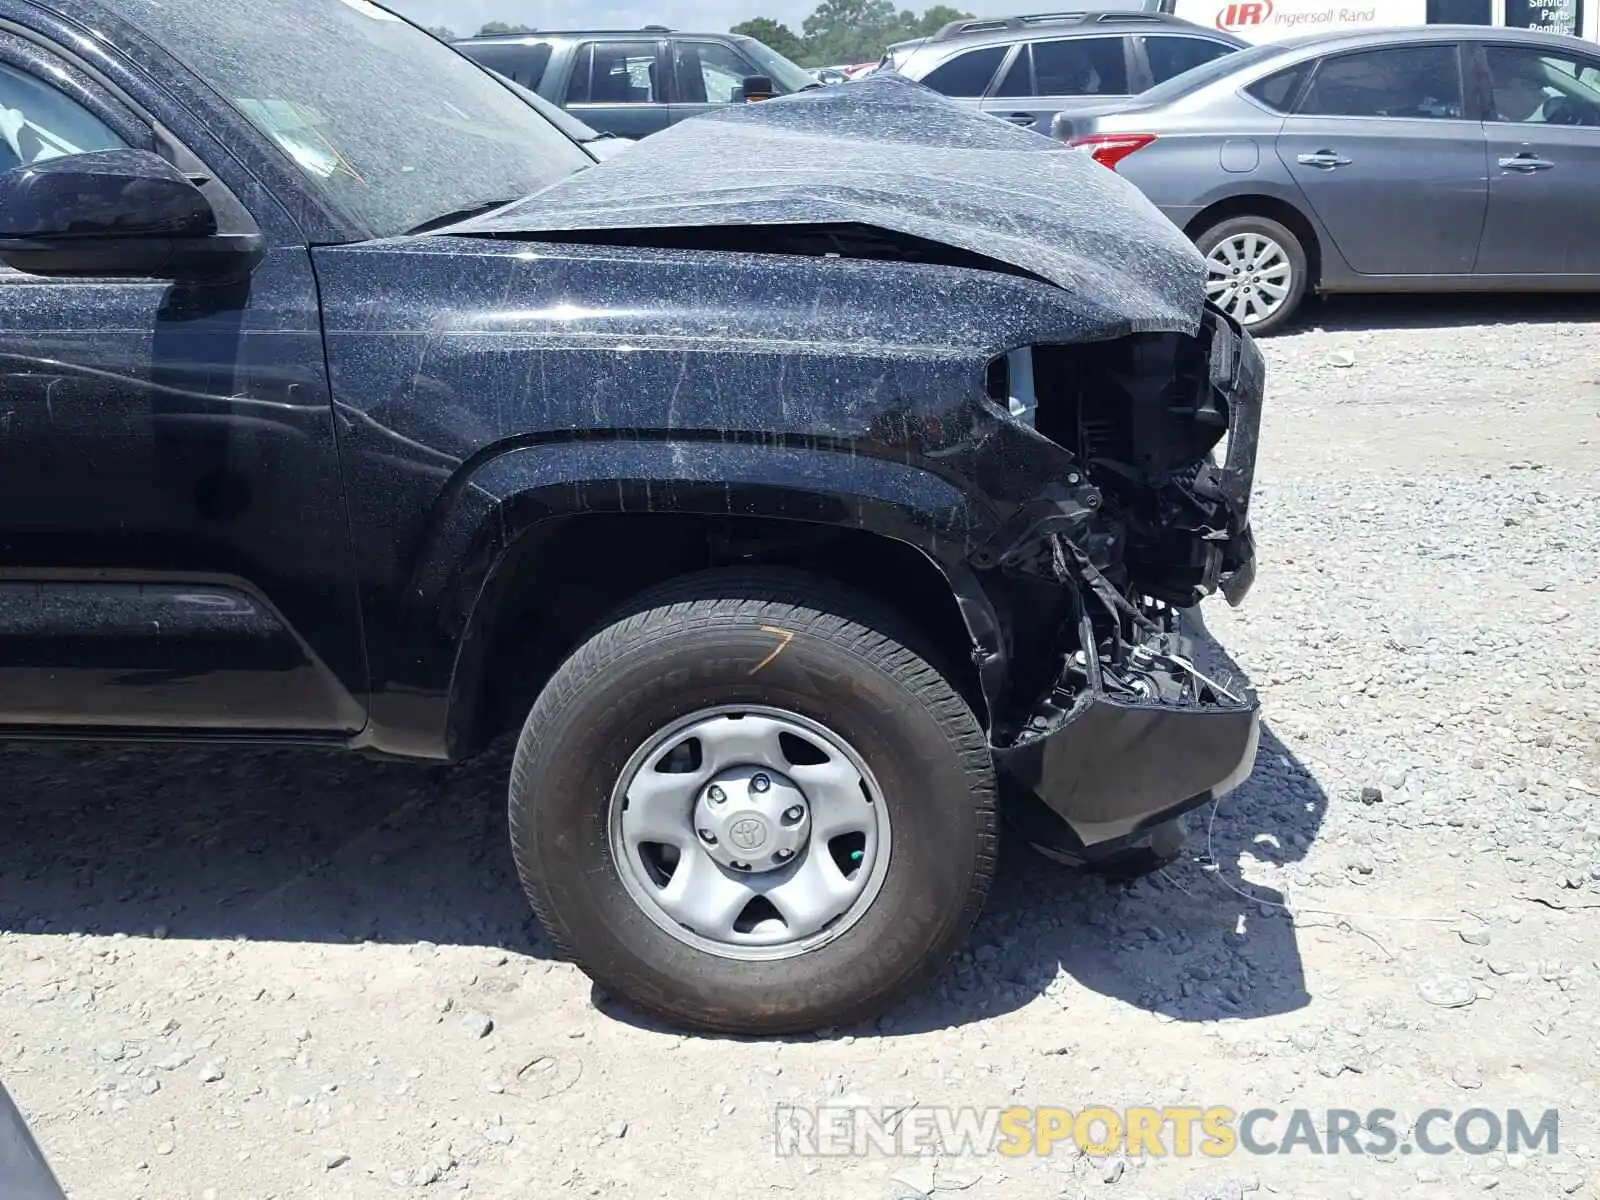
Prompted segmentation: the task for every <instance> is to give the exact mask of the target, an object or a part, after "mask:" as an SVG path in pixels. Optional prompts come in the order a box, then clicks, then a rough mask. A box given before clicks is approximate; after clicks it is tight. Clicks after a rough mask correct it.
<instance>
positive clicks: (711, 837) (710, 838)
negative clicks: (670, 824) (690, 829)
mask: <svg viewBox="0 0 1600 1200" xmlns="http://www.w3.org/2000/svg"><path fill="white" fill-rule="evenodd" d="M695 832H696V833H698V834H699V835H700V840H701V841H702V842H704V843H705V844H706V845H708V846H715V845H716V844H717V835H716V834H714V833H712V832H711V830H709V829H698V830H696V831H695Z"/></svg>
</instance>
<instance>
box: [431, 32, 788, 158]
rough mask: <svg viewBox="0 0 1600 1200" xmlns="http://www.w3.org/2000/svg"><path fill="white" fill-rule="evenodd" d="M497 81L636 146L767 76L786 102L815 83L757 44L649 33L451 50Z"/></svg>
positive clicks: (581, 35)
mask: <svg viewBox="0 0 1600 1200" xmlns="http://www.w3.org/2000/svg"><path fill="white" fill-rule="evenodd" d="M455 44H456V47H457V48H458V49H460V50H461V51H462V52H463V53H464V54H467V55H470V56H471V57H472V58H473V59H475V60H476V61H478V62H480V63H482V64H483V65H484V66H486V67H488V68H489V69H490V70H492V71H498V72H499V73H500V74H502V75H505V76H507V77H508V78H510V79H514V80H516V82H518V83H520V84H522V85H523V86H524V87H526V88H531V89H532V90H533V91H535V92H538V93H539V95H541V96H543V97H544V98H545V99H546V100H549V101H550V102H551V103H553V104H559V105H560V106H561V107H562V108H565V109H566V110H567V111H568V112H570V113H572V114H573V115H574V116H576V117H578V118H580V119H581V120H582V121H583V122H584V123H585V124H588V125H592V126H593V127H594V128H596V129H598V130H600V131H601V132H602V133H614V134H616V135H617V136H618V137H627V138H640V137H644V136H645V135H647V134H651V133H655V132H657V131H658V130H662V129H665V128H666V127H667V126H668V125H671V124H672V123H673V122H674V121H681V120H683V119H684V118H685V117H692V116H696V115H698V114H700V113H704V112H710V111H714V110H715V109H717V108H720V107H722V106H724V105H727V104H736V103H738V102H740V101H741V100H743V99H744V81H745V80H746V79H747V78H749V77H750V76H752V75H762V76H766V77H767V78H769V79H770V80H771V81H772V86H773V88H774V90H775V91H776V93H777V94H778V95H780V96H786V95H789V94H790V93H792V92H798V91H801V90H802V89H804V88H808V87H815V86H816V85H817V81H816V78H815V77H814V76H813V75H812V74H811V72H809V71H807V70H805V69H804V68H803V67H799V66H796V65H795V64H794V63H792V62H790V61H789V60H788V59H787V58H784V57H783V55H781V54H779V53H778V52H777V51H776V50H773V49H772V48H771V47H770V46H767V45H765V44H764V43H762V42H758V41H757V40H756V39H755V38H749V37H740V36H738V35H736V34H731V33H681V32H679V31H677V30H672V29H667V28H665V27H664V26H659V25H650V26H646V27H645V28H643V29H589V30H560V31H552V32H544V33H525V34H503V35H497V36H490V37H476V38H464V39H462V40H460V41H458V42H456V43H455Z"/></svg>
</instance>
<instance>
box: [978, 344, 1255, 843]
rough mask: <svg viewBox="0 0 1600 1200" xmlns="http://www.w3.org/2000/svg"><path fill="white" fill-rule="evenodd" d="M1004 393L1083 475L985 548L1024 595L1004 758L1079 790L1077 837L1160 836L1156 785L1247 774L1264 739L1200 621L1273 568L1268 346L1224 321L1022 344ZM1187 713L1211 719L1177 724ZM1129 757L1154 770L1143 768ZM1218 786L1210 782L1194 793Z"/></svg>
mask: <svg viewBox="0 0 1600 1200" xmlns="http://www.w3.org/2000/svg"><path fill="white" fill-rule="evenodd" d="M987 386H988V392H989V398H990V399H991V400H993V401H994V402H995V403H997V404H1004V405H1005V406H1006V407H1007V408H1008V409H1009V410H1010V412H1011V413H1012V415H1013V416H1014V417H1015V418H1016V419H1017V420H1019V421H1021V422H1022V423H1024V424H1025V425H1027V426H1028V427H1029V428H1031V429H1033V430H1035V431H1036V432H1037V433H1039V434H1040V435H1042V436H1043V437H1046V438H1048V439H1049V440H1050V441H1051V442H1053V443H1055V444H1056V445H1057V446H1059V447H1061V448H1063V449H1065V450H1067V451H1069V452H1070V454H1071V456H1072V458H1073V459H1074V460H1075V461H1076V462H1077V463H1078V464H1080V467H1081V470H1069V471H1068V473H1067V474H1066V475H1065V477H1064V479H1063V484H1064V486H1063V487H1062V488H1061V489H1060V490H1059V491H1057V492H1056V493H1055V494H1053V495H1049V496H1045V497H1041V499H1040V502H1039V503H1038V504H1037V505H1036V506H1034V508H1033V510H1032V511H1031V513H1030V520H1029V524H1028V525H1027V527H1026V529H1025V530H1023V531H1021V532H1020V533H1019V534H1018V535H1017V536H1015V537H1014V538H1013V539H1012V540H1011V541H1010V543H1009V544H1007V545H1005V546H1004V547H1003V548H1001V549H1000V551H999V553H998V554H995V553H993V552H992V551H985V552H983V553H980V555H978V556H976V557H975V565H976V566H978V567H980V568H983V569H985V571H986V573H993V574H997V575H998V576H999V577H1000V578H998V579H993V578H992V575H991V580H992V581H990V580H986V581H985V590H986V592H987V593H988V594H990V595H1001V596H1007V597H1009V598H1010V603H1009V605H1008V611H1007V612H1006V613H1005V614H1004V615H1003V616H1002V622H1003V623H1004V624H1005V625H1006V626H1007V630H1008V633H1009V635H1010V637H1009V641H1010V643H1011V653H1010V656H1009V657H1010V662H1009V674H1010V678H1011V681H1012V686H1011V687H1010V689H1008V691H1009V694H1010V696H1011V697H1012V699H1013V700H1014V702H1015V704H1016V707H1014V708H1013V710H1012V711H1009V712H1005V713H1003V714H996V715H997V718H998V719H997V720H996V723H995V730H994V743H995V747H996V752H997V754H998V756H999V758H1000V761H1001V762H1002V765H1005V766H1007V767H1008V768H1009V769H1011V770H1012V771H1013V773H1014V774H1016V775H1018V776H1019V777H1021V778H1022V780H1023V781H1024V782H1027V781H1028V778H1029V777H1030V776H1039V777H1041V778H1042V777H1043V776H1044V775H1046V774H1048V775H1050V776H1052V777H1053V778H1054V780H1055V781H1056V783H1057V785H1058V789H1059V784H1060V781H1061V780H1062V779H1067V780H1069V781H1070V784H1069V786H1068V789H1067V791H1068V794H1063V793H1062V792H1060V791H1059V790H1057V791H1056V794H1055V795H1053V796H1047V797H1044V798H1045V799H1046V800H1047V802H1048V803H1049V804H1050V807H1051V808H1054V809H1056V811H1057V812H1058V813H1060V814H1061V815H1062V816H1064V817H1066V818H1067V820H1068V822H1069V823H1070V825H1071V827H1072V829H1073V830H1074V831H1075V834H1076V836H1077V838H1080V839H1083V840H1085V841H1091V842H1093V841H1106V842H1115V841H1117V840H1125V839H1127V838H1128V837H1130V836H1133V835H1136V834H1137V833H1138V832H1140V829H1141V826H1140V825H1139V823H1138V822H1137V821H1135V822H1133V823H1129V822H1127V821H1126V820H1124V819H1123V817H1122V814H1123V813H1124V812H1125V811H1126V810H1127V808H1128V806H1129V801H1130V797H1129V795H1128V791H1129V789H1130V788H1131V789H1133V790H1135V791H1137V790H1138V789H1139V787H1140V782H1141V779H1144V780H1146V782H1147V784H1148V787H1149V790H1150V796H1151V799H1152V800H1154V799H1155V797H1156V796H1158V795H1160V794H1162V793H1163V792H1165V791H1167V790H1168V789H1170V786H1171V771H1172V768H1173V767H1174V765H1175V763H1176V762H1177V761H1178V760H1180V759H1187V760H1190V761H1191V762H1194V763H1195V765H1197V766H1198V767H1199V770H1198V772H1197V774H1196V776H1195V777H1196V779H1199V778H1201V777H1202V776H1204V775H1205V774H1207V773H1208V772H1216V771H1221V772H1222V774H1221V775H1217V776H1216V779H1217V780H1219V781H1221V782H1223V783H1228V782H1230V781H1229V780H1227V779H1225V778H1224V776H1225V775H1226V774H1227V768H1228V767H1229V766H1230V765H1231V764H1232V763H1234V762H1236V761H1238V759H1239V757H1240V754H1241V745H1240V739H1253V738H1254V737H1255V711H1256V702H1255V700H1254V698H1253V697H1252V696H1250V695H1249V694H1248V692H1247V690H1246V689H1245V688H1244V687H1243V686H1240V685H1234V684H1232V682H1231V681H1228V682H1224V681H1220V680H1218V679H1216V678H1213V677H1211V676H1210V675H1208V674H1207V673H1206V672H1205V671H1204V670H1202V669H1201V667H1200V666H1198V665H1197V663H1196V661H1195V656H1194V648H1193V645H1192V642H1191V639H1190V638H1188V637H1186V636H1185V634H1184V631H1183V627H1182V619H1183V615H1184V614H1183V610H1186V609H1190V608H1192V607H1193V606H1195V605H1196V604H1198V603H1199V602H1200V601H1201V600H1202V599H1203V598H1204V597H1205V596H1207V595H1210V594H1212V593H1213V592H1215V591H1218V590H1221V591H1222V592H1223V593H1224V594H1225V595H1226V596H1227V597H1228V599H1229V600H1230V602H1232V603H1234V604H1238V603H1239V602H1241V601H1242V600H1243V598H1244V595H1245V593H1246V592H1248V590H1249V588H1250V585H1251V582H1252V580H1253V578H1254V546H1253V540H1252V537H1251V532H1250V527H1249V515H1248V504H1249V496H1250V490H1251V485H1252V482H1253V472H1254V462H1255V450H1256V442H1257V438H1258V435H1259V425H1260V396H1261V368H1260V357H1259V354H1258V353H1257V352H1256V351H1255V349H1254V347H1253V346H1252V345H1250V344H1249V343H1248V341H1246V340H1245V339H1242V338H1241V337H1240V336H1239V334H1238V333H1237V332H1235V331H1234V330H1233V328H1232V327H1231V326H1230V325H1229V324H1228V323H1227V322H1225V321H1223V320H1221V319H1219V318H1218V317H1216V316H1215V315H1214V314H1210V313H1208V314H1207V322H1206V327H1205V331H1204V333H1203V335H1202V336H1201V337H1198V338H1191V337H1184V336H1181V335H1174V334H1147V335H1133V336H1130V337H1125V338H1120V339H1117V340H1115V341H1109V342H1101V343H1093V344H1089V345H1080V346H1066V347H1032V348H1025V349H1022V350H1018V351H1013V352H1011V353H1010V354H1008V355H1006V356H1005V357H1003V358H999V359H996V360H995V362H994V363H993V364H991V368H990V371H989V373H988V380H987ZM1041 585H1042V586H1041ZM1045 647H1048V648H1049V653H1048V654H1045V655H1039V654H1038V651H1039V650H1040V649H1042V648H1045ZM1179 713H1181V714H1183V715H1185V716H1186V717H1194V716H1205V717H1208V718H1210V719H1208V720H1202V721H1200V722H1198V723H1197V722H1195V721H1193V720H1188V721H1184V722H1181V723H1173V722H1168V721H1164V720H1163V719H1162V718H1163V716H1165V715H1169V714H1179ZM1108 742H1110V743H1113V744H1115V745H1116V748H1117V749H1119V750H1120V751H1122V752H1123V753H1119V754H1117V755H1115V757H1116V758H1118V759H1119V760H1121V761H1122V762H1123V763H1124V766H1123V767H1122V768H1121V769H1119V771H1118V773H1117V775H1116V777H1115V778H1114V779H1111V780H1106V781H1101V780H1098V779H1096V778H1095V777H1094V775H1093V772H1092V770H1091V769H1089V768H1090V767H1091V766H1092V764H1093V763H1094V762H1095V761H1096V760H1097V759H1099V758H1101V757H1102V756H1103V755H1104V754H1105V752H1106V751H1107V750H1108V749H1110V748H1111V747H1110V746H1109V745H1108ZM1250 749H1251V750H1253V745H1252V746H1251V747H1250ZM1091 750H1092V751H1093V752H1091ZM1046 755H1048V756H1049V757H1051V758H1053V759H1056V760H1058V761H1057V763H1056V765H1055V767H1054V768H1046V766H1045V764H1044V762H1043V759H1044V757H1045V756H1046ZM1063 756H1065V757H1063ZM1130 756H1131V758H1132V760H1133V761H1135V762H1142V763H1144V764H1145V766H1144V768H1143V769H1142V771H1141V769H1140V768H1138V767H1135V768H1134V769H1133V770H1132V771H1131V772H1130V771H1129V770H1128V768H1127V767H1126V765H1125V764H1126V762H1127V761H1128V760H1129V758H1130ZM1252 757H1253V755H1252ZM1074 761H1076V762H1078V763H1081V764H1083V766H1082V767H1080V768H1079V769H1077V770H1074V769H1073V766H1072V763H1073V762H1074ZM1210 795H1211V790H1210V788H1209V787H1207V788H1204V789H1201V790H1199V791H1197V792H1196V793H1195V795H1194V797H1193V804H1199V803H1203V802H1204V801H1205V800H1206V799H1208V798H1209V797H1210ZM1191 806H1192V805H1191ZM1133 807H1134V808H1135V809H1137V808H1138V805H1137V804H1134V806H1133ZM1165 815H1166V816H1168V817H1170V816H1171V813H1170V811H1169V812H1168V813H1167V814H1165Z"/></svg>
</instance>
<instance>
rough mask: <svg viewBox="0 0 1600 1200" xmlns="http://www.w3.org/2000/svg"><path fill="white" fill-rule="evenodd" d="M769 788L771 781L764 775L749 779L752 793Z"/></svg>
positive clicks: (753, 776)
mask: <svg viewBox="0 0 1600 1200" xmlns="http://www.w3.org/2000/svg"><path fill="white" fill-rule="evenodd" d="M771 786H772V780H770V779H768V778H767V777H766V776H765V775H752V776H751V777H750V790H751V791H752V792H764V791H766V790H767V789H768V788H770V787H771Z"/></svg>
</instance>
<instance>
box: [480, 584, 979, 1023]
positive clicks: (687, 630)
mask: <svg viewBox="0 0 1600 1200" xmlns="http://www.w3.org/2000/svg"><path fill="white" fill-rule="evenodd" d="M913 641H914V639H912V638H909V637H907V636H906V635H905V634H903V633H902V632H901V631H900V630H899V629H898V626H897V623H896V622H895V620H894V618H893V617H892V615H889V614H886V613H884V612H882V611H881V610H880V609H878V608H877V606H876V605H875V604H873V603H872V602H871V601H870V600H868V599H866V598H863V597H860V596H858V595H855V594H854V593H851V592H849V591H847V590H845V589H842V588H838V587H835V586H833V585H830V584H825V583H821V582H819V581H814V580H809V579H807V578H805V577H797V576H794V575H790V574H787V573H777V572H770V573H769V572H713V573H708V574H706V575H702V576H697V577H691V578H689V579H687V580H683V581H680V582H679V583H677V584H674V585H672V586H670V587H669V588H667V589H665V590H663V591H660V592H657V593H654V594H652V595H648V596H646V597H644V598H643V599H641V600H640V601H638V602H637V603H636V604H634V605H632V606H631V607H630V610H629V611H627V612H626V613H624V614H622V615H620V616H619V617H618V618H617V619H616V620H615V621H614V622H613V623H611V624H610V625H608V626H607V627H606V628H604V629H602V630H601V631H600V632H598V633H597V634H595V635H594V636H593V637H592V638H590V639H589V640H588V641H587V642H585V643H584V644H583V645H582V646H580V647H579V648H578V649H577V650H576V651H575V652H574V653H573V655H572V656H571V657H570V658H569V659H568V660H567V661H566V663H565V664H564V665H563V666H562V667H561V668H560V670H559V671H557V673H556V675H555V676H554V677H553V678H552V679H551V681H550V683H549V684H548V686H547V687H546V688H545V690H544V692H543V694H542V695H541V696H540V697H539V699H538V701H537V702H536V703H535V705H534V707H533V711H532V712H531V714H530V715H529V717H528V720H527V723H526V725H525V726H524V729H523V732H522V737H521V740H520V742H519V744H518V747H517V752H516V758H515V761H514V764H513V772H512V781H511V794H510V817H511V836H512V849H513V853H514V856H515V859H516V863H517V868H518V873H519V875H520V876H521V879H522V883H523V887H524V889H525V890H526V891H527V893H528V897H529V900H530V901H531V903H532V905H533V908H534V910H535V912H536V913H537V914H538V916H539V918H540V921H541V923H542V924H543V925H544V927H545V929H546V931H547V932H548V933H549V934H550V936H551V937H552V939H553V940H554V941H555V942H556V943H557V945H558V946H560V947H561V948H562V949H563V951H564V952H565V953H566V954H567V955H568V956H569V957H570V958H571V959H572V960H573V961H575V962H576V963H577V964H578V965H579V966H580V967H581V968H582V969H583V970H584V971H585V972H586V973H587V974H588V975H589V976H590V977H591V978H592V979H594V980H595V981H596V982H598V983H599V984H601V985H602V986H603V987H604V988H606V989H607V990H608V991H610V992H612V993H614V994H616V995H618V996H620V997H622V998H624V999H626V1000H628V1001H629V1002H631V1003H632V1004H634V1005H635V1006H637V1007H638V1008H640V1009H642V1010H645V1011H647V1012H650V1013H653V1014H655V1015H657V1016H660V1017H663V1018H665V1019H667V1020H669V1021H671V1022H673V1023H674V1024H677V1025H680V1026H685V1027H689V1028H694V1029H702V1030H709V1031H719V1032H729V1033H742V1034H774V1033H793V1032H804V1031H810V1030H815V1029H817V1028H820V1027H824V1026H834V1025H845V1024H849V1023H852V1022H854V1021H859V1020H865V1019H869V1018H871V1017H873V1016H876V1015H879V1014H880V1013H882V1011H883V1010H884V1009H886V1008H887V1007H889V1006H890V1005H891V1004H893V1003H894V1002H895V1001H897V1000H899V999H901V998H903V997H904V996H906V995H907V994H908V993H909V992H910V991H912V990H913V989H914V988H915V987H916V985H917V984H918V983H919V982H921V981H922V980H924V979H925V978H926V977H927V976H928V975H929V974H930V973H931V972H933V971H935V970H936V969H937V968H938V967H939V966H941V965H942V964H943V963H944V962H945V960H946V959H947V958H948V957H949V956H950V954H951V953H952V952H953V951H954V950H955V948H956V947H957V946H958V944H959V943H960V942H961V940H962V939H963V938H964V937H965V936H966V934H967V933H968V931H969V930H970V928H971V926H972V923H973V921H974V920H975V919H976V917H977V915H978V913H979V910H980V909H981V907H982V904H983V901H984V897H985V894H986V892H987V890H988V885H989V882H990V879H991V877H992V875H993V873H994V866H995V849H996V837H997V833H996V817H995V780H994V768H993V763H992V759H991V755H990V752H989V748H988V742H987V739H986V738H985V736H984V733H983V730H982V728H981V727H980V725H979V723H978V721H977V718H976V717H975V716H974V714H973V712H972V710H971V708H970V707H969V706H968V705H967V703H966V702H965V701H964V700H963V699H962V697H961V696H960V694H959V693H958V692H957V691H956V689H955V688H953V687H952V686H951V684H950V683H949V682H948V681H947V680H946V678H945V677H944V676H943V675H941V674H940V673H939V671H937V670H936V669H935V668H934V667H933V666H931V665H930V664H929V662H928V661H927V660H926V659H925V658H924V657H922V656H921V655H919V654H918V653H917V652H916V651H915V650H913V649H911V648H910V644H911V642H913Z"/></svg>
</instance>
